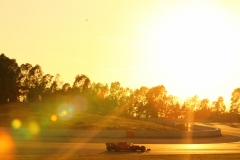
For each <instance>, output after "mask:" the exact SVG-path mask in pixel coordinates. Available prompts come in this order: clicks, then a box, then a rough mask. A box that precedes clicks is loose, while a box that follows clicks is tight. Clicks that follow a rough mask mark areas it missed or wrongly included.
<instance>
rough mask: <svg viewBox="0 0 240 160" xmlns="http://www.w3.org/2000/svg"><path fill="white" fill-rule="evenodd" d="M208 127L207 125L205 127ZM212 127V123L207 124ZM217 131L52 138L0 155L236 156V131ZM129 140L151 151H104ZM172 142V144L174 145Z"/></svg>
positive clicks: (19, 144)
mask: <svg viewBox="0 0 240 160" xmlns="http://www.w3.org/2000/svg"><path fill="white" fill-rule="evenodd" d="M208 125H209V124H208ZM210 125H213V124H210ZM214 125H215V126H216V127H219V128H221V130H222V134H223V136H222V137H215V138H200V139H182V140H181V139H117V140H116V139H81V138H77V137H75V138H74V139H65V138H62V137H55V138H51V139H41V140H36V141H31V142H29V141H28V142H26V141H25V142H24V141H15V143H14V149H13V150H12V151H11V152H6V153H1V154H2V155H9V154H14V155H47V154H84V155H96V154H147V155H163V154H225V153H226V154H227V153H240V129H239V128H234V127H232V126H229V125H227V124H214ZM118 140H119V141H122V140H124V141H125V140H126V141H128V142H129V141H131V142H133V143H136V144H139V145H144V146H146V148H149V149H151V151H147V152H144V153H142V152H140V151H136V152H130V151H129V152H126V151H120V152H115V151H111V152H108V151H106V146H105V144H104V143H105V142H109V141H113V142H116V141H118ZM175 142H176V143H175Z"/></svg>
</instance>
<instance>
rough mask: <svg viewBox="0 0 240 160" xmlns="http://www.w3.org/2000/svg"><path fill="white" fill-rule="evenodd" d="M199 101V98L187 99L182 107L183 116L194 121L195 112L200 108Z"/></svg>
mask: <svg viewBox="0 0 240 160" xmlns="http://www.w3.org/2000/svg"><path fill="white" fill-rule="evenodd" d="M198 105H199V100H198V96H197V95H195V96H193V97H190V98H187V99H186V100H185V101H184V103H183V105H182V115H183V117H184V118H185V119H187V120H188V121H193V120H194V112H195V111H196V109H197V108H198Z"/></svg>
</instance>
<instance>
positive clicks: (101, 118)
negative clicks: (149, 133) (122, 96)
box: [0, 103, 176, 130]
mask: <svg viewBox="0 0 240 160" xmlns="http://www.w3.org/2000/svg"><path fill="white" fill-rule="evenodd" d="M119 115H121V114H120V113H117V112H116V113H112V114H101V113H92V112H89V111H86V110H83V109H82V107H81V106H73V105H71V104H61V103H9V104H4V105H0V126H2V127H13V122H14V120H16V119H18V120H19V121H20V122H21V126H22V127H28V124H29V123H31V122H34V123H37V124H38V125H39V126H40V127H41V128H42V129H56V128H61V129H108V130H111V129H114V130H126V129H130V130H176V128H172V127H167V126H163V125H160V124H155V123H151V122H146V121H141V120H138V119H134V118H126V117H122V116H119ZM53 116H55V118H54V119H53V118H52V117H53Z"/></svg>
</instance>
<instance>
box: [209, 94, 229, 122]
mask: <svg viewBox="0 0 240 160" xmlns="http://www.w3.org/2000/svg"><path fill="white" fill-rule="evenodd" d="M225 110H226V105H225V103H224V99H223V97H221V96H219V97H218V99H217V101H213V103H212V108H211V112H212V115H213V118H217V117H218V119H220V116H221V115H223V114H224V112H225Z"/></svg>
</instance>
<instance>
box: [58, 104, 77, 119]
mask: <svg viewBox="0 0 240 160" xmlns="http://www.w3.org/2000/svg"><path fill="white" fill-rule="evenodd" d="M73 114H74V107H73V105H72V104H62V105H61V106H60V107H59V108H58V117H59V118H61V119H62V120H69V119H71V118H72V117H73Z"/></svg>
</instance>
